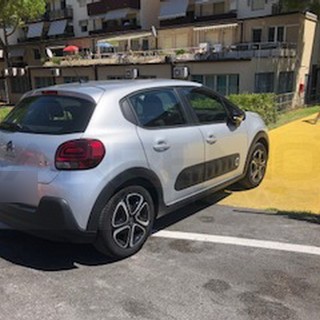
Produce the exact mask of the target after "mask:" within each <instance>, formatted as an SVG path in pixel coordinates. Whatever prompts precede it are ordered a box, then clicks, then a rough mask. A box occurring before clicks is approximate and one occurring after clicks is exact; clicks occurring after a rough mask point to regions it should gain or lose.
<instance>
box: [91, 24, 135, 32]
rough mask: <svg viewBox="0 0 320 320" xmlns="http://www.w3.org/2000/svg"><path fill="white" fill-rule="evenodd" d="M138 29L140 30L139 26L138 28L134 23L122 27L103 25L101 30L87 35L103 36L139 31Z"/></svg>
mask: <svg viewBox="0 0 320 320" xmlns="http://www.w3.org/2000/svg"><path fill="white" fill-rule="evenodd" d="M139 29H141V26H139V25H138V24H136V23H132V24H128V25H123V26H111V25H110V26H108V25H104V26H103V28H102V29H99V30H91V31H89V34H90V35H94V34H104V33H112V32H118V31H126V30H139Z"/></svg>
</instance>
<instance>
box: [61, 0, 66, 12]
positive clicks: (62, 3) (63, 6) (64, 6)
mask: <svg viewBox="0 0 320 320" xmlns="http://www.w3.org/2000/svg"><path fill="white" fill-rule="evenodd" d="M66 6H67V5H66V0H61V1H60V8H61V9H62V10H64V9H65V8H66Z"/></svg>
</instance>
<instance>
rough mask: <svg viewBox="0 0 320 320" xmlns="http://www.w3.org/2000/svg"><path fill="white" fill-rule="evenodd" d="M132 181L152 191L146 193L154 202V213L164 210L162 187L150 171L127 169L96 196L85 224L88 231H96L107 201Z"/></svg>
mask: <svg viewBox="0 0 320 320" xmlns="http://www.w3.org/2000/svg"><path fill="white" fill-rule="evenodd" d="M134 181H136V183H137V185H140V186H142V187H143V186H144V187H148V186H149V187H151V188H152V190H147V191H148V192H150V191H151V192H150V195H151V197H152V198H153V199H154V200H155V201H156V203H155V209H156V213H159V212H161V211H162V210H163V209H164V208H165V204H164V200H163V190H162V185H161V182H160V179H159V178H158V176H157V175H156V174H155V173H154V172H153V171H152V170H150V169H146V168H132V169H128V170H126V171H124V172H122V173H120V174H119V175H117V176H116V177H115V178H113V179H112V180H111V181H110V182H108V183H107V184H106V186H105V187H104V188H103V189H102V191H101V192H100V194H99V195H98V197H97V199H96V201H95V203H94V206H93V208H92V210H91V212H90V216H89V220H88V224H87V230H88V231H97V230H98V225H99V218H100V213H101V210H102V209H103V207H104V206H105V204H106V203H107V201H108V200H109V199H110V198H111V197H112V196H113V195H114V194H115V193H116V192H117V191H119V190H120V189H121V188H122V187H125V186H128V185H130V184H131V183H132V182H134Z"/></svg>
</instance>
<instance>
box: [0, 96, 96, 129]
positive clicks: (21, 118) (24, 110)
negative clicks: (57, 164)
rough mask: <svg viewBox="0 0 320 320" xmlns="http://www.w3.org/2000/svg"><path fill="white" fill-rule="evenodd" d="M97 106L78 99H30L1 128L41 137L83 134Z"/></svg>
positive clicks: (63, 97)
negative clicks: (37, 134)
mask: <svg viewBox="0 0 320 320" xmlns="http://www.w3.org/2000/svg"><path fill="white" fill-rule="evenodd" d="M94 107H95V105H94V103H92V102H90V101H87V100H84V99H79V98H75V97H66V96H37V97H30V98H26V99H24V100H23V101H21V102H20V103H19V104H18V105H17V106H16V107H15V108H14V109H13V110H12V111H11V112H10V113H9V114H8V115H7V117H6V118H5V119H4V120H3V122H1V123H0V129H1V130H6V131H19V132H29V133H39V134H41V133H42V134H67V133H77V132H84V131H85V129H86V127H87V125H88V123H89V121H90V118H91V115H92V113H93V110H94Z"/></svg>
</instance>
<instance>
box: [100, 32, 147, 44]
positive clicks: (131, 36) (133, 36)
mask: <svg viewBox="0 0 320 320" xmlns="http://www.w3.org/2000/svg"><path fill="white" fill-rule="evenodd" d="M151 36H152V33H151V32H141V33H127V34H124V35H121V36H117V37H110V38H106V39H103V40H100V41H99V42H119V41H126V40H133V39H141V38H147V37H151Z"/></svg>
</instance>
